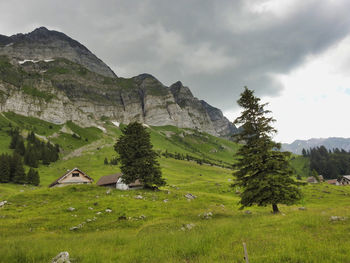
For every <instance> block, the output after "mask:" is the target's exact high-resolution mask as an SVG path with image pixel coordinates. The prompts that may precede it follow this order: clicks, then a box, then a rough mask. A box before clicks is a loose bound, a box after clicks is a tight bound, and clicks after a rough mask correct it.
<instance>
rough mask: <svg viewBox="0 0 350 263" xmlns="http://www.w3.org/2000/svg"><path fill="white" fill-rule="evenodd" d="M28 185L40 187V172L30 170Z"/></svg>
mask: <svg viewBox="0 0 350 263" xmlns="http://www.w3.org/2000/svg"><path fill="white" fill-rule="evenodd" d="M27 181H28V184H32V185H35V186H38V185H39V184H40V177H39V173H38V171H35V170H34V169H33V168H30V169H29V171H28V173H27Z"/></svg>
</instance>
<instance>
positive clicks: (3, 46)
mask: <svg viewBox="0 0 350 263" xmlns="http://www.w3.org/2000/svg"><path fill="white" fill-rule="evenodd" d="M1 54H5V55H6V56H1ZM47 58H55V59H54V60H46V61H45V59H47ZM19 59H32V60H34V61H26V62H24V63H18V60H19ZM39 60H41V61H39ZM101 63H102V64H101ZM106 76H107V77H106ZM108 76H110V77H108ZM0 111H12V112H15V113H17V114H22V115H25V116H32V117H37V118H40V119H43V120H46V121H49V122H53V123H57V124H62V123H65V122H67V121H69V120H72V121H74V122H76V123H78V124H80V125H81V126H91V125H97V124H98V122H99V121H100V120H101V119H102V118H105V117H107V118H110V119H111V120H113V121H117V122H119V123H125V124H127V123H130V122H132V121H139V122H142V123H145V124H148V125H152V126H163V125H173V126H177V127H180V128H192V129H197V130H199V131H202V132H207V133H209V134H212V135H214V136H222V137H229V136H230V135H231V134H232V133H235V132H236V131H237V129H236V128H235V127H234V126H233V125H232V124H231V123H230V122H229V121H228V120H227V119H226V118H225V117H224V116H223V114H222V112H221V111H220V110H219V109H217V108H215V107H212V106H210V105H209V104H208V103H206V102H204V101H200V100H199V99H197V98H196V97H194V96H193V94H192V92H191V91H190V89H189V88H188V87H185V86H184V85H183V84H182V83H181V82H180V81H178V82H176V83H174V84H173V85H171V86H170V87H167V86H165V85H163V84H162V83H161V82H160V81H159V80H157V79H156V78H155V77H154V76H152V75H150V74H141V75H138V76H136V77H133V78H130V79H124V78H119V77H117V76H116V75H114V73H113V72H112V71H111V70H110V69H109V68H108V66H106V65H105V64H104V63H103V62H102V61H100V60H99V59H97V58H96V57H95V56H94V55H93V54H92V53H91V52H90V51H89V50H88V49H86V48H85V47H84V46H82V45H81V44H80V43H78V42H77V41H75V40H73V39H71V38H69V37H67V36H66V35H64V34H62V33H59V32H56V31H49V30H47V29H46V28H39V29H36V30H34V31H33V32H32V33H29V34H26V35H23V34H18V35H14V36H11V37H6V36H1V35H0Z"/></svg>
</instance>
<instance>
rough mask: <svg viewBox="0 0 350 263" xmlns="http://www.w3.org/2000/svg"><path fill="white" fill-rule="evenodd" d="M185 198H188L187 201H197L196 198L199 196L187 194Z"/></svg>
mask: <svg viewBox="0 0 350 263" xmlns="http://www.w3.org/2000/svg"><path fill="white" fill-rule="evenodd" d="M185 197H186V198H187V199H189V200H192V199H196V198H197V196H195V195H193V194H190V193H188V194H186V195H185Z"/></svg>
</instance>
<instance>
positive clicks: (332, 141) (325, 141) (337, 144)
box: [282, 137, 350, 154]
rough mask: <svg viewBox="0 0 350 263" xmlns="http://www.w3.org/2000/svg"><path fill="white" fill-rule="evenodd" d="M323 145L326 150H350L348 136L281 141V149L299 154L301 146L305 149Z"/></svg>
mask: <svg viewBox="0 0 350 263" xmlns="http://www.w3.org/2000/svg"><path fill="white" fill-rule="evenodd" d="M321 145H323V146H324V147H326V148H327V149H328V150H333V149H335V148H338V149H344V150H345V151H350V138H340V137H330V138H319V139H316V138H313V139H309V140H296V141H294V142H292V143H291V144H288V143H283V144H282V150H284V151H289V152H292V153H295V154H301V151H302V150H303V148H304V149H305V150H307V149H310V148H314V147H319V146H321Z"/></svg>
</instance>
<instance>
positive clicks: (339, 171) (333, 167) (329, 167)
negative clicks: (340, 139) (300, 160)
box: [302, 146, 350, 179]
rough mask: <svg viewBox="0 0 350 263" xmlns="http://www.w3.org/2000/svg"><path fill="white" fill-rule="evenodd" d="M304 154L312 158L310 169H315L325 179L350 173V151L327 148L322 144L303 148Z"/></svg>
mask: <svg viewBox="0 0 350 263" xmlns="http://www.w3.org/2000/svg"><path fill="white" fill-rule="evenodd" d="M302 154H303V156H304V157H309V158H310V170H311V171H313V170H315V171H316V172H317V173H318V174H320V175H322V176H323V177H324V178H325V179H335V178H338V177H339V176H342V175H346V174H350V152H347V151H345V150H343V149H338V148H335V149H333V150H327V149H326V147H324V146H320V147H315V148H310V149H308V150H305V149H303V150H302Z"/></svg>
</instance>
